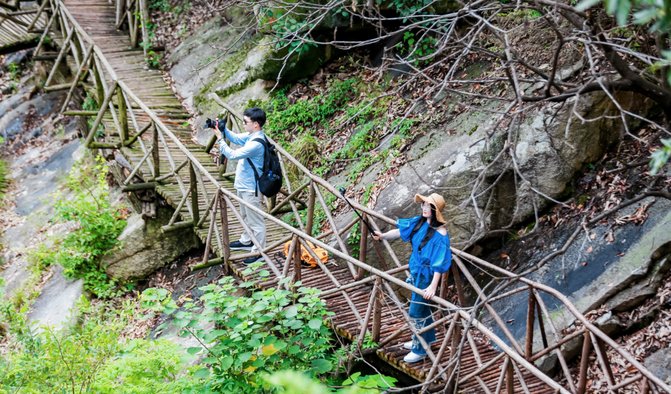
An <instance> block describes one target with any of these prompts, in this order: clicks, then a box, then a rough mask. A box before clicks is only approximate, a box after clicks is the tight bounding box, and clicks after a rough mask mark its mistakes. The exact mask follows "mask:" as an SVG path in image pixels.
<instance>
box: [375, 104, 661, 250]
mask: <svg viewBox="0 0 671 394" xmlns="http://www.w3.org/2000/svg"><path fill="white" fill-rule="evenodd" d="M577 100H578V101H577V102H573V101H571V100H569V102H567V103H560V104H548V105H545V106H539V107H538V108H536V109H534V110H530V111H527V112H526V113H525V116H524V117H522V118H521V119H522V120H521V121H520V124H519V127H517V128H516V129H515V130H514V131H513V132H511V133H514V135H512V134H510V133H508V132H505V131H503V130H496V129H494V128H495V127H496V124H495V121H496V119H495V118H493V117H492V113H493V111H500V110H502V108H501V107H499V106H498V105H497V104H494V103H489V104H485V105H483V106H482V107H481V110H477V107H475V106H473V107H472V109H471V110H469V111H464V112H461V113H460V114H457V115H456V116H455V117H454V118H453V119H452V120H450V121H448V122H446V123H444V124H441V125H440V126H439V127H438V128H436V129H434V130H432V131H431V132H429V133H428V134H427V135H426V136H424V137H422V138H421V139H420V140H419V141H418V142H417V143H415V144H414V145H413V147H412V148H411V151H410V153H409V156H410V157H409V160H408V165H406V166H404V167H403V168H401V169H400V172H399V174H398V176H397V177H396V178H395V179H394V181H393V182H392V183H391V184H390V185H389V186H388V187H387V188H386V189H385V190H383V191H382V192H381V193H380V195H379V197H378V199H377V206H376V209H377V210H379V211H381V212H383V213H384V214H386V215H388V216H392V217H396V216H398V217H407V216H414V215H417V214H418V212H419V209H418V208H417V206H415V204H410V203H409V202H410V201H412V197H413V195H414V194H415V193H422V194H428V193H432V192H438V193H440V194H442V195H443V196H444V197H445V200H446V202H447V208H446V214H447V219H448V222H449V223H448V227H449V231H450V236H451V239H452V241H453V243H454V244H455V245H457V246H461V247H464V246H468V245H470V244H472V243H474V242H475V241H477V240H479V239H482V238H483V237H484V236H486V235H487V234H488V232H490V231H491V230H495V229H499V228H502V227H505V226H510V225H515V224H519V223H522V222H524V221H525V220H528V219H529V218H530V217H531V215H533V213H534V206H536V207H537V208H542V207H543V206H544V205H545V204H546V203H547V202H548V200H547V199H545V198H543V197H540V196H539V194H538V193H537V192H540V193H542V194H544V195H546V196H549V197H553V198H556V197H558V196H561V195H562V194H563V193H565V191H566V188H567V186H568V185H569V184H570V182H571V180H572V178H573V176H574V174H575V173H576V172H577V171H578V170H580V169H581V167H582V166H583V165H585V164H586V163H589V162H592V161H595V160H597V159H599V158H600V157H601V156H602V155H603V154H604V152H605V150H606V149H607V147H608V146H609V145H610V144H612V143H614V142H616V141H618V140H619V139H620V138H621V136H622V135H623V133H624V128H623V127H622V124H621V123H620V122H619V120H617V119H613V117H609V116H604V115H612V114H614V113H615V108H614V106H613V104H612V102H611V101H610V99H609V98H608V97H607V96H605V95H604V94H599V93H593V94H590V95H584V96H581V97H580V98H579V99H577ZM618 100H619V102H620V104H621V105H623V106H624V107H625V108H629V109H631V110H633V111H634V112H635V113H645V112H646V109H647V108H650V104H649V103H648V102H647V101H645V100H643V99H641V98H640V97H639V96H636V95H633V94H628V93H627V94H621V95H620V96H619V97H618ZM574 111H575V113H577V114H580V115H581V116H582V117H583V118H584V119H594V120H593V121H590V122H584V123H581V122H580V121H579V120H578V119H577V118H576V116H575V115H574ZM630 126H631V125H630ZM511 153H514V155H515V157H514V160H513V158H512V157H511ZM516 168H517V171H516ZM516 172H517V173H516ZM476 184H477V186H474V185H476ZM473 201H475V203H476V207H475V208H474V206H473Z"/></svg>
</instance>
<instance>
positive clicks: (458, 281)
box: [451, 264, 466, 306]
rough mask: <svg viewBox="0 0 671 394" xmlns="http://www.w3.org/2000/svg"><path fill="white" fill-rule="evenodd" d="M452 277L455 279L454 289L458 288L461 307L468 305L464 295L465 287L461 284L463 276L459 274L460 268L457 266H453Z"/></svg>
mask: <svg viewBox="0 0 671 394" xmlns="http://www.w3.org/2000/svg"><path fill="white" fill-rule="evenodd" d="M451 270H452V277H453V278H454V287H456V288H457V298H458V299H459V304H461V306H465V305H466V296H465V295H464V285H463V283H462V282H461V275H460V274H459V268H457V266H456V265H455V264H452V267H451Z"/></svg>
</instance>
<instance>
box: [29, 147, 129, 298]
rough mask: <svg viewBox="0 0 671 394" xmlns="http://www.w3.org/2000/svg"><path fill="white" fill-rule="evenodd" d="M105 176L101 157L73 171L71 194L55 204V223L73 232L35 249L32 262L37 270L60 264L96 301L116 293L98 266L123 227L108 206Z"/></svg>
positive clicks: (116, 214) (70, 186)
mask: <svg viewBox="0 0 671 394" xmlns="http://www.w3.org/2000/svg"><path fill="white" fill-rule="evenodd" d="M106 174H107V167H106V164H105V163H104V159H102V158H101V157H98V158H97V159H96V163H95V165H94V166H92V167H89V168H87V167H86V166H84V165H83V164H82V163H81V162H79V163H77V164H76V165H75V167H73V170H72V172H71V173H70V175H69V176H68V178H67V182H66V183H67V187H68V188H69V189H70V190H71V192H72V194H71V195H70V196H68V197H67V198H65V197H61V198H59V199H58V201H57V202H56V206H55V211H56V216H55V220H56V221H61V222H73V223H75V224H76V229H75V230H74V231H72V232H70V233H68V234H67V235H65V237H63V238H62V239H60V240H57V241H56V245H55V247H54V248H48V247H41V248H39V247H38V248H37V249H36V250H35V251H34V253H33V258H32V260H33V261H34V262H35V263H36V264H38V265H39V266H40V267H46V266H49V265H52V264H60V265H61V266H62V267H63V274H64V275H65V276H66V277H68V278H82V279H83V280H84V288H85V289H87V290H89V291H91V292H92V293H93V294H95V295H96V296H98V297H111V296H114V295H116V294H117V293H118V290H117V283H116V282H115V281H114V280H112V279H110V278H109V277H108V276H107V274H106V273H105V270H104V268H103V267H101V266H100V264H99V263H100V258H101V257H102V256H103V255H104V254H105V253H107V252H108V251H110V250H111V249H112V248H114V247H115V246H116V245H117V243H118V241H117V237H118V236H119V234H121V231H123V229H124V228H125V226H126V221H125V220H123V219H122V217H121V214H120V212H119V211H118V210H116V209H114V208H113V207H112V206H111V205H110V202H109V198H108V194H109V190H108V187H107V181H106Z"/></svg>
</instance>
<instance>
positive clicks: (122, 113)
mask: <svg viewBox="0 0 671 394" xmlns="http://www.w3.org/2000/svg"><path fill="white" fill-rule="evenodd" d="M116 99H117V101H118V108H119V123H120V124H121V130H119V134H120V137H121V144H122V145H123V146H126V142H127V141H128V113H127V112H126V111H127V106H126V97H125V96H124V91H123V89H121V86H119V85H117V91H116Z"/></svg>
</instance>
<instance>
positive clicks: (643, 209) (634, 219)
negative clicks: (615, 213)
mask: <svg viewBox="0 0 671 394" xmlns="http://www.w3.org/2000/svg"><path fill="white" fill-rule="evenodd" d="M653 202H654V199H653V200H652V201H649V202H647V203H645V204H643V205H641V206H639V207H638V208H637V209H636V211H634V213H632V214H629V215H624V216H620V217H617V218H615V223H617V224H618V225H620V226H621V225H624V224H627V223H630V222H631V223H634V224H635V225H640V224H643V222H645V220H646V219H647V218H648V208H650V205H652V203H653Z"/></svg>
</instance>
